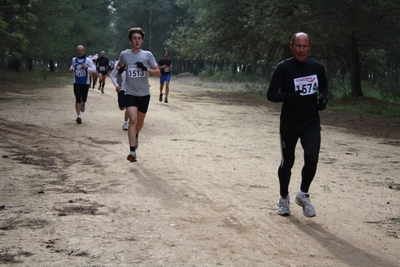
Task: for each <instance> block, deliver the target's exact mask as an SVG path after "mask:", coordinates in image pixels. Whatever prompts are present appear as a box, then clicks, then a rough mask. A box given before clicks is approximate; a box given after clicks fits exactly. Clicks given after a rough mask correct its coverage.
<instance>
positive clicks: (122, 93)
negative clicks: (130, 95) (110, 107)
mask: <svg viewBox="0 0 400 267" xmlns="http://www.w3.org/2000/svg"><path fill="white" fill-rule="evenodd" d="M118 106H119V109H121V110H123V109H124V108H125V91H120V92H119V93H118Z"/></svg>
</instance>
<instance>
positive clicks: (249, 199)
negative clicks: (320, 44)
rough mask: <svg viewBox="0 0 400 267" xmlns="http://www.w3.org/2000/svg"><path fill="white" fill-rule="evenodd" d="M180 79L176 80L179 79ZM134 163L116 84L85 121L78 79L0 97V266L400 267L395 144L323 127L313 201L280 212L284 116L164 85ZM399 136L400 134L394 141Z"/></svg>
mask: <svg viewBox="0 0 400 267" xmlns="http://www.w3.org/2000/svg"><path fill="white" fill-rule="evenodd" d="M173 79H174V78H173ZM151 85H152V86H151V90H152V98H151V103H150V108H149V113H148V116H147V118H146V122H145V126H144V128H143V131H142V133H141V134H140V147H139V149H138V162H136V163H130V162H128V161H127V160H126V156H127V153H128V148H129V147H128V141H127V133H126V132H125V131H122V129H121V127H122V119H123V114H122V112H121V111H119V110H118V108H117V99H116V93H115V91H114V89H113V87H112V84H111V82H110V81H109V80H108V81H107V84H106V87H105V91H106V92H105V94H101V93H100V92H99V91H98V90H92V89H91V90H90V94H89V101H88V103H87V106H86V111H85V113H83V123H82V124H81V125H78V124H76V122H75V114H74V97H73V92H72V85H70V84H68V85H61V86H60V87H59V88H53V89H41V90H35V91H23V92H18V93H16V92H14V93H12V92H8V93H5V94H3V95H2V96H1V99H0V104H1V106H0V107H1V108H0V155H1V156H2V157H1V158H0V171H1V178H0V264H6V265H9V266H30V267H31V266H82V267H86V266H87V267H89V266H241V267H242V266H293V267H294V266H335V267H336V266H363V267H376V266H386V267H394V266H400V256H399V251H400V240H399V236H400V197H399V196H400V191H399V190H400V164H399V163H400V150H399V146H396V145H393V144H395V143H393V142H391V141H393V140H384V139H377V138H370V137H366V136H361V135H355V134H352V133H350V132H348V131H347V130H346V129H344V128H339V127H332V126H326V125H324V122H323V121H322V130H323V131H322V138H323V139H322V149H321V154H320V163H319V167H318V172H317V176H316V178H315V180H314V182H313V184H312V186H311V191H310V193H311V199H312V202H313V204H314V206H315V208H316V211H317V216H316V217H315V218H312V219H309V218H306V217H304V216H303V215H302V211H301V208H300V207H298V206H297V205H296V204H295V202H294V201H293V200H294V196H295V193H296V192H297V190H298V188H299V183H300V178H299V177H300V170H301V167H302V151H301V147H300V146H298V148H297V149H298V150H297V151H296V158H297V160H296V163H295V166H294V169H293V175H292V181H291V185H290V193H291V195H292V204H291V209H292V215H291V216H289V217H281V216H279V215H277V214H276V208H277V205H276V203H277V200H278V196H279V191H278V180H277V167H278V165H279V163H280V151H279V147H278V139H279V137H278V119H279V110H277V109H276V107H277V106H276V105H269V104H257V103H252V104H250V103H249V101H233V102H230V101H228V100H227V99H226V98H223V97H221V96H220V94H213V93H212V90H211V89H207V88H204V87H201V86H191V85H184V84H180V83H179V82H178V79H177V78H176V79H174V80H173V81H172V82H171V95H170V97H169V103H168V104H165V103H160V102H158V80H157V79H156V78H151ZM394 141H396V140H394Z"/></svg>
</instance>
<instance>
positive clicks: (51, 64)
mask: <svg viewBox="0 0 400 267" xmlns="http://www.w3.org/2000/svg"><path fill="white" fill-rule="evenodd" d="M49 67H50V72H52V73H54V60H52V59H50V60H49Z"/></svg>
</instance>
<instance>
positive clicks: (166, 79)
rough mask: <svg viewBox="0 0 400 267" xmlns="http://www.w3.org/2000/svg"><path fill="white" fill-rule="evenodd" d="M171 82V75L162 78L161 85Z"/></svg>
mask: <svg viewBox="0 0 400 267" xmlns="http://www.w3.org/2000/svg"><path fill="white" fill-rule="evenodd" d="M170 80H171V74H167V75H161V76H160V84H164V83H165V82H169V81H170Z"/></svg>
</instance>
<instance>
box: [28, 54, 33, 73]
mask: <svg viewBox="0 0 400 267" xmlns="http://www.w3.org/2000/svg"><path fill="white" fill-rule="evenodd" d="M28 70H29V71H33V58H32V57H29V58H28Z"/></svg>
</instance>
